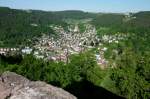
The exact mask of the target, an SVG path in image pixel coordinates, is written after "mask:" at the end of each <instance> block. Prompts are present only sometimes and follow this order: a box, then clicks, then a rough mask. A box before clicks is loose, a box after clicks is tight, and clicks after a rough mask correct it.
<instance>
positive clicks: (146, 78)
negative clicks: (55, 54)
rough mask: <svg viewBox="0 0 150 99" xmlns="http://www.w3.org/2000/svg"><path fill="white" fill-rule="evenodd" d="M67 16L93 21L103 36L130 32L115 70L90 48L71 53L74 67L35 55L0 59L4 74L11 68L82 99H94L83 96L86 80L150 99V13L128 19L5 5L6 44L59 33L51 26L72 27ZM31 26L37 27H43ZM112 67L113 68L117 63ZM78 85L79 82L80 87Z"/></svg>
mask: <svg viewBox="0 0 150 99" xmlns="http://www.w3.org/2000/svg"><path fill="white" fill-rule="evenodd" d="M64 18H68V19H79V20H80V19H85V18H87V19H88V18H92V19H93V20H92V21H90V23H91V24H93V25H94V26H95V27H96V29H97V35H99V37H101V36H102V35H105V34H108V35H109V34H115V33H124V34H128V35H129V36H128V37H127V39H126V40H125V41H122V42H121V43H119V44H118V45H117V46H116V48H117V50H118V51H119V53H118V55H117V56H114V57H113V58H111V59H110V60H111V61H115V63H116V64H115V68H107V69H105V70H102V69H100V68H99V66H98V65H97V64H96V61H95V60H96V59H95V57H94V55H93V52H92V51H91V50H90V51H87V52H83V53H80V54H77V55H71V56H70V63H68V64H65V63H63V62H54V61H44V60H39V59H36V58H34V57H33V56H32V55H25V56H23V57H22V55H20V54H16V55H15V56H0V73H2V72H4V71H8V70H9V71H13V72H16V73H18V74H21V75H23V76H25V77H27V78H29V79H31V80H41V81H45V82H47V83H50V84H53V85H55V86H59V87H62V88H64V89H65V90H68V91H69V92H71V93H73V94H74V95H75V96H77V97H78V98H81V99H83V98H86V99H88V98H90V97H88V96H86V95H82V92H81V91H82V90H83V89H82V87H83V86H84V84H83V83H82V82H84V81H88V82H90V83H92V85H94V86H97V87H102V88H105V89H107V90H108V91H110V92H112V93H114V94H116V95H118V96H120V98H122V97H123V98H128V99H149V98H150V12H149V11H145V12H138V13H130V14H129V15H125V14H116V13H111V14H106V13H97V14H93V13H86V12H82V11H60V12H44V11H33V10H28V11H25V10H15V9H9V8H2V7H1V8H0V46H12V45H13V46H17V45H19V44H20V43H22V42H23V41H26V40H27V39H30V38H32V37H34V36H40V35H41V33H54V32H53V30H52V29H51V28H50V27H48V26H49V25H50V24H58V25H60V24H61V25H62V26H64V27H65V26H67V23H65V22H64V21H63V19H64ZM31 24H37V25H38V27H36V26H34V25H33V26H32V25H31ZM15 44H16V45H15ZM20 45H21V44H20ZM110 46H111V45H110ZM109 65H110V67H111V65H113V64H109ZM75 83H76V84H77V83H79V84H78V85H76V86H75V85H74V84H75ZM77 86H78V87H77ZM85 90H86V89H85ZM85 94H86V93H85ZM89 94H90V93H89ZM93 94H94V93H93ZM95 96H97V94H96V95H95ZM92 97H93V96H92ZM99 98H100V97H99ZM95 99H96V97H95Z"/></svg>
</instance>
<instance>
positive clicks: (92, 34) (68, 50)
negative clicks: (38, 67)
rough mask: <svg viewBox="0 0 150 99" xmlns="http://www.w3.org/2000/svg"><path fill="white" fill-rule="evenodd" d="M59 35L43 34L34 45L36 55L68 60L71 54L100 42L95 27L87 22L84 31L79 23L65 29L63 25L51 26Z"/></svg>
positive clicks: (47, 58) (49, 58)
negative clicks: (82, 31)
mask: <svg viewBox="0 0 150 99" xmlns="http://www.w3.org/2000/svg"><path fill="white" fill-rule="evenodd" d="M51 27H52V28H53V29H54V31H55V32H56V33H57V35H58V37H56V38H54V37H50V36H48V35H43V36H42V37H41V38H38V41H37V42H36V43H35V45H34V47H33V48H34V55H35V57H37V58H44V59H46V60H54V61H58V60H61V61H64V62H67V61H68V56H69V55H71V54H77V53H80V52H82V51H84V50H86V49H88V48H92V47H93V46H95V44H96V43H97V42H99V39H98V37H97V36H96V29H95V27H93V26H91V25H89V24H87V25H86V29H85V32H84V33H81V32H80V29H79V27H78V25H75V26H70V27H68V30H67V31H66V30H64V29H63V28H62V27H61V26H51Z"/></svg>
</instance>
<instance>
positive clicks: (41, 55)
mask: <svg viewBox="0 0 150 99" xmlns="http://www.w3.org/2000/svg"><path fill="white" fill-rule="evenodd" d="M32 25H33V26H35V25H36V24H32ZM50 27H51V28H52V29H53V30H54V31H55V33H57V37H53V36H50V35H46V34H43V36H42V37H40V38H36V39H37V40H36V41H33V42H34V45H33V46H32V47H31V48H30V47H25V48H21V49H19V48H0V54H3V55H6V54H7V53H8V52H17V51H20V52H21V53H22V54H31V53H32V54H33V55H34V56H35V57H36V58H38V59H44V60H53V61H63V62H68V60H69V59H68V57H69V55H71V54H78V53H80V52H82V51H85V50H88V49H89V48H94V47H95V46H96V45H97V44H98V45H99V46H101V45H103V43H105V42H107V43H119V40H122V39H124V38H125V35H122V34H115V35H104V36H102V38H101V39H99V38H98V37H97V33H96V29H95V27H93V26H92V25H90V24H86V26H85V27H86V29H85V31H84V33H81V32H80V29H79V27H78V25H75V26H70V27H68V30H64V28H63V27H61V26H56V25H52V26H50ZM107 49H108V48H107V47H102V48H98V50H99V52H98V53H96V54H95V57H96V60H97V63H98V64H99V65H100V66H101V68H105V67H106V66H107V64H108V61H107V60H106V59H105V58H104V53H105V52H106V51H107Z"/></svg>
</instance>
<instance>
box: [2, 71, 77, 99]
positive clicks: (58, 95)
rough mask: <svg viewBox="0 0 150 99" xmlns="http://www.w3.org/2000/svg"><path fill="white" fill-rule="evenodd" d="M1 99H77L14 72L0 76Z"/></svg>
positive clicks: (58, 89) (63, 91)
mask: <svg viewBox="0 0 150 99" xmlns="http://www.w3.org/2000/svg"><path fill="white" fill-rule="evenodd" d="M0 99H76V97H75V96H73V95H72V94H70V93H68V92H66V91H65V90H63V89H61V88H57V87H54V86H52V85H49V84H46V83H45V82H41V81H35V82H34V81H30V80H28V79H27V78H25V77H23V76H21V75H17V74H15V73H13V72H4V73H3V74H2V75H1V76H0Z"/></svg>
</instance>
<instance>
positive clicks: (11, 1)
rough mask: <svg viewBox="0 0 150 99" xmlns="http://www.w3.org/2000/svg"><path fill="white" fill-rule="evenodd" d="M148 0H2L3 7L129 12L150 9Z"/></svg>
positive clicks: (0, 2) (0, 4) (0, 3)
mask: <svg viewBox="0 0 150 99" xmlns="http://www.w3.org/2000/svg"><path fill="white" fill-rule="evenodd" d="M149 4H150V1H148V0H142V1H137V0H132V1H131V0H125V1H123V0H116V1H114V0H61V1H60V0H55V1H54V0H53V1H51V0H43V1H42V2H41V0H30V1H26V0H1V1H0V6H1V7H9V8H13V9H23V10H30V9H32V10H43V11H65V10H81V11H84V12H96V13H97V12H105V13H109V12H111V13H127V12H139V11H150V6H149Z"/></svg>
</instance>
